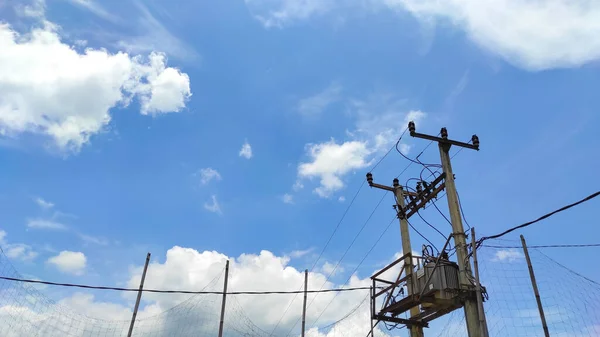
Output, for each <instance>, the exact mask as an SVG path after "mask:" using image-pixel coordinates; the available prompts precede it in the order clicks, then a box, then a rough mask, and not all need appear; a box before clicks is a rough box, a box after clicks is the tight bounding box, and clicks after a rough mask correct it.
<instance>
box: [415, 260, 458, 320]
mask: <svg viewBox="0 0 600 337" xmlns="http://www.w3.org/2000/svg"><path fill="white" fill-rule="evenodd" d="M434 266H435V263H434V262H428V263H426V264H425V265H424V266H423V268H421V269H419V270H417V287H416V288H417V293H421V291H422V292H423V296H430V297H433V298H435V299H442V300H450V299H453V298H454V297H455V296H456V292H457V291H458V290H459V289H460V286H459V282H458V265H457V264H456V263H454V262H450V261H448V260H445V261H444V260H442V261H440V263H439V264H438V266H437V268H435V270H434V268H433V267H434ZM432 274H433V275H432ZM430 276H431V278H430ZM428 279H429V283H428V284H427V285H426V284H425V283H426V282H427V280H428ZM424 288H425V290H424V291H423V289H424ZM421 306H422V307H423V308H428V307H431V306H434V304H433V303H422V305H421Z"/></svg>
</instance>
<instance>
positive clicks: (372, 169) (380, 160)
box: [369, 127, 408, 172]
mask: <svg viewBox="0 0 600 337" xmlns="http://www.w3.org/2000/svg"><path fill="white" fill-rule="evenodd" d="M406 130H408V127H407V128H406V129H404V131H402V134H401V135H400V137H399V138H398V141H397V142H396V145H392V147H390V149H389V150H388V151H387V152H386V154H385V155H384V156H383V157H381V159H379V161H378V162H377V163H376V164H375V165H373V167H372V168H371V170H370V171H369V172H373V171H374V170H375V169H376V168H377V166H379V164H380V163H381V162H382V161H383V160H384V159H385V157H387V156H388V154H390V152H392V150H393V149H394V147H396V149H398V143H400V140H401V139H402V137H403V136H404V134H405V133H406Z"/></svg>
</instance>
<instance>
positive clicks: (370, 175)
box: [367, 172, 373, 185]
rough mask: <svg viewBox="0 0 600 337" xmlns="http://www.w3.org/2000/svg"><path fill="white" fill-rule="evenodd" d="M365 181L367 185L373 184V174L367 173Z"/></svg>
mask: <svg viewBox="0 0 600 337" xmlns="http://www.w3.org/2000/svg"><path fill="white" fill-rule="evenodd" d="M367 182H368V183H369V185H372V184H373V174H372V173H371V172H369V173H367Z"/></svg>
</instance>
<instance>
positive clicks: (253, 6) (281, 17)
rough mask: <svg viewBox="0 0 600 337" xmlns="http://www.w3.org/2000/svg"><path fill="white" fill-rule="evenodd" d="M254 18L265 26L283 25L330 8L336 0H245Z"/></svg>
mask: <svg viewBox="0 0 600 337" xmlns="http://www.w3.org/2000/svg"><path fill="white" fill-rule="evenodd" d="M245 2H246V6H247V7H248V9H249V10H250V12H251V13H252V15H253V16H254V18H255V19H257V20H258V21H260V22H261V23H262V24H263V25H264V26H265V27H266V28H271V27H279V28H281V27H284V26H286V25H289V24H291V23H294V22H296V21H300V20H305V19H308V18H310V17H312V16H315V15H322V14H324V13H327V12H328V11H329V10H331V9H332V8H333V7H334V5H335V2H336V0H245Z"/></svg>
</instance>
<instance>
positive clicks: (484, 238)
mask: <svg viewBox="0 0 600 337" xmlns="http://www.w3.org/2000/svg"><path fill="white" fill-rule="evenodd" d="M599 195H600V191H598V192H596V193H593V194H590V195H589V196H587V197H585V198H583V199H581V200H579V201H577V202H574V203H572V204H569V205H566V206H564V207H561V208H559V209H557V210H555V211H552V212H550V213H547V214H545V215H542V216H541V217H539V218H537V219H535V220H533V221H529V222H526V223H524V224H522V225H519V226H515V227H512V228H510V229H507V230H505V231H504V232H502V233H500V234H496V235H492V236H485V237H482V238H481V239H479V244H481V243H482V242H483V241H485V240H489V239H496V238H499V237H502V236H504V235H506V234H508V233H510V232H513V231H515V230H517V229H520V228H524V227H527V226H530V225H533V224H534V223H536V222H539V221H542V220H544V219H546V218H549V217H551V216H553V215H554V214H556V213H560V212H563V211H566V210H568V209H569V208H571V207H575V206H577V205H579V204H582V203H584V202H586V201H589V200H592V199H594V198H595V197H597V196H599Z"/></svg>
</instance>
